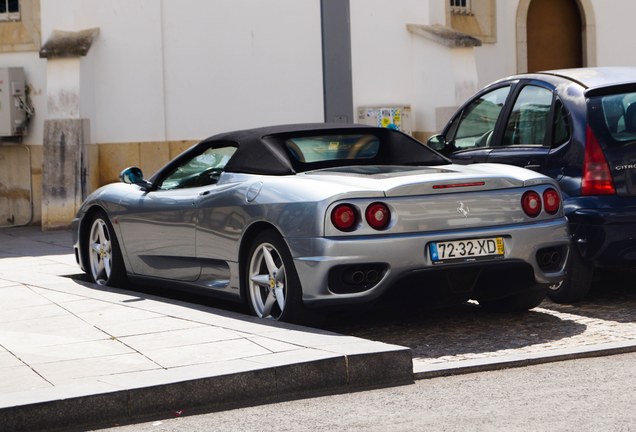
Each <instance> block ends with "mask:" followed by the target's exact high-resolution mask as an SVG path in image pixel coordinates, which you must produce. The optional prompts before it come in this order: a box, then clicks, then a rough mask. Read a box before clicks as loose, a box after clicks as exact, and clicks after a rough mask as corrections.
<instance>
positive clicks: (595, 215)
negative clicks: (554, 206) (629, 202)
mask: <svg viewBox="0 0 636 432" xmlns="http://www.w3.org/2000/svg"><path fill="white" fill-rule="evenodd" d="M568 219H569V221H570V231H571V234H572V239H573V243H574V244H575V245H576V246H577V248H578V249H579V252H580V253H581V256H582V257H583V258H584V259H585V260H587V261H590V262H592V263H593V264H594V265H595V266H597V267H633V266H636V207H626V208H611V209H608V208H599V209H577V210H575V211H573V212H572V213H570V214H568Z"/></svg>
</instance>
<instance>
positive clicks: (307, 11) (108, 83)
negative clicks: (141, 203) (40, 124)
mask: <svg viewBox="0 0 636 432" xmlns="http://www.w3.org/2000/svg"><path fill="white" fill-rule="evenodd" d="M61 5H63V7H60V6H61ZM41 11H42V36H43V41H45V40H46V39H47V37H48V36H49V35H50V34H51V32H52V31H53V30H54V29H57V30H68V31H77V30H83V29H87V28H92V27H99V29H100V32H99V36H98V37H97V38H96V40H95V42H94V44H93V46H92V48H91V50H90V52H89V55H88V56H87V57H86V58H84V59H82V62H83V65H82V68H83V70H89V71H91V73H92V78H93V79H92V88H86V87H84V86H83V87H82V94H83V96H82V103H84V104H85V105H86V106H85V107H84V109H83V110H82V111H83V112H86V113H88V114H90V113H93V114H92V116H91V117H92V118H91V131H92V136H93V140H94V142H96V143H110V142H135V141H140V142H143V141H161V140H182V139H183V140H188V139H200V138H204V137H206V136H209V135H211V134H214V133H216V132H220V131H225V130H229V129H235V128H246V127H252V126H258V125H264V124H272V123H283V122H308V121H322V119H323V94H322V51H321V42H320V41H321V33H320V4H319V2H318V1H317V0H268V1H259V2H253V1H249V0H236V1H232V2H226V1H222V0H179V1H176V0H158V1H152V2H151V1H148V0H109V1H108V2H104V1H101V0H65V1H64V2H63V3H60V1H59V0H42V2H41ZM82 83H83V84H84V83H86V84H88V83H90V79H89V76H87V74H86V73H83V74H82ZM85 92H86V93H85ZM85 94H88V96H84V95H85ZM90 105H94V106H90ZM45 117H46V115H44V116H40V117H39V119H38V120H39V121H43V119H44V118H45Z"/></svg>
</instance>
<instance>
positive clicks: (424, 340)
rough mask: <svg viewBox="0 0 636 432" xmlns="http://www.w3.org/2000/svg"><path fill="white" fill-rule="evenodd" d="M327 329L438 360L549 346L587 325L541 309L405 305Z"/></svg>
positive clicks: (338, 320) (351, 316)
mask: <svg viewBox="0 0 636 432" xmlns="http://www.w3.org/2000/svg"><path fill="white" fill-rule="evenodd" d="M322 328H324V329H326V330H331V331H335V332H338V333H344V334H348V335H352V336H357V337H361V338H365V339H371V340H376V341H382V342H385V343H391V344H396V345H402V346H407V347H409V348H410V349H411V350H412V352H413V356H414V357H420V358H439V357H444V356H456V355H461V354H466V353H487V352H493V351H503V350H512V349H518V348H524V347H528V346H532V345H537V344H545V343H550V342H555V341H559V340H561V339H565V338H569V337H572V336H576V335H579V334H581V333H583V332H584V331H585V329H586V326H585V325H584V324H581V323H576V322H574V321H571V320H563V319H561V318H559V317H557V316H554V315H550V314H548V313H544V312H541V311H537V310H532V311H528V312H524V313H492V312H487V311H485V310H483V309H482V308H481V307H480V306H479V305H477V304H475V303H472V302H467V303H464V304H461V305H458V306H453V307H447V308H441V309H427V308H426V307H414V306H413V305H412V304H409V303H405V304H403V305H402V306H399V305H393V306H391V307H388V308H380V309H377V310H368V311H366V312H356V313H343V312H340V313H338V314H334V315H332V316H331V317H330V318H329V319H328V320H326V321H325V324H324V325H323V326H322Z"/></svg>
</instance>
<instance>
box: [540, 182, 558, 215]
mask: <svg viewBox="0 0 636 432" xmlns="http://www.w3.org/2000/svg"><path fill="white" fill-rule="evenodd" d="M560 205H561V198H560V197H559V193H558V192H557V191H555V190H554V189H552V188H548V189H546V190H545V191H543V206H544V207H545V211H547V212H548V213H550V214H555V213H556V212H558V211H559V206H560Z"/></svg>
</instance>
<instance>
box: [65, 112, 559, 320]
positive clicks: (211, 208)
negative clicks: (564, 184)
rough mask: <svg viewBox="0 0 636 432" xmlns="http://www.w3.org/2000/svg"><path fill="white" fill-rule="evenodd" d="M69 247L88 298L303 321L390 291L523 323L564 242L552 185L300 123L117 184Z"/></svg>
mask: <svg viewBox="0 0 636 432" xmlns="http://www.w3.org/2000/svg"><path fill="white" fill-rule="evenodd" d="M73 241H74V248H75V254H76V258H77V261H78V263H79V265H80V267H81V268H82V269H83V270H84V271H85V272H87V273H88V274H89V275H90V277H91V278H92V279H93V280H94V281H95V282H96V283H98V284H102V285H113V286H125V284H126V283H127V281H132V282H144V283H148V282H150V283H152V284H154V285H168V286H171V287H179V288H183V289H190V288H196V289H199V290H205V291H206V292H208V293H210V294H213V295H215V296H220V297H225V298H230V299H235V300H238V301H243V302H247V304H248V305H249V307H250V309H251V311H252V312H253V313H254V314H255V315H257V316H259V317H263V318H273V319H277V320H285V321H302V320H303V317H304V316H305V314H307V313H309V312H310V310H311V309H314V308H316V307H320V306H335V305H347V304H353V303H363V302H371V301H376V300H378V299H379V298H380V297H381V295H382V294H384V293H386V292H387V291H388V290H390V289H391V288H392V287H395V286H398V285H403V284H411V285H412V286H413V287H414V288H415V289H417V290H418V291H420V292H423V293H426V292H429V291H430V292H440V291H441V292H443V293H445V294H447V296H448V297H449V298H451V299H453V300H454V301H458V302H459V301H466V300H468V299H474V300H477V301H478V302H479V303H480V304H481V305H482V306H483V307H485V308H488V309H492V310H503V311H522V310H527V309H531V308H533V307H535V306H537V305H538V304H539V303H540V302H541V301H542V300H543V298H544V296H545V294H546V290H547V288H548V286H550V285H556V284H559V283H561V281H562V280H563V278H564V264H565V262H566V259H567V255H568V242H569V234H568V228H567V221H566V219H565V217H564V216H563V208H562V204H561V196H560V192H559V189H558V187H557V185H556V183H555V181H554V180H552V179H550V178H548V177H545V176H543V175H541V174H538V173H536V172H534V171H530V170H526V169H523V168H517V167H513V166H507V165H496V164H475V165H469V166H464V165H455V164H452V163H451V162H450V161H449V160H448V159H446V158H445V157H444V156H441V155H440V154H438V153H436V152H435V151H433V150H431V149H430V148H428V147H426V146H425V145H423V144H422V143H420V142H419V141H417V140H415V139H413V138H411V137H410V136H408V135H406V134H404V133H402V132H399V131H396V130H391V129H385V128H375V127H368V126H362V125H346V126H345V125H337V124H336V125H334V124H331V125H329V124H304V125H287V126H274V127H267V128H258V129H250V130H242V131H236V132H230V133H223V134H219V135H215V136H213V137H210V138H208V139H205V140H203V141H202V142H200V143H198V144H196V145H194V146H193V147H192V148H190V149H189V150H187V151H185V152H184V153H183V154H181V155H180V156H178V157H177V158H176V159H174V160H173V161H171V162H170V163H168V164H167V165H166V166H165V167H164V168H162V169H160V170H159V171H158V172H156V173H155V174H154V175H152V176H151V177H150V178H148V179H145V178H144V176H143V174H142V171H141V170H140V169H139V168H137V167H132V168H127V169H125V170H124V171H123V172H122V173H121V182H120V183H116V184H110V185H107V186H104V187H102V188H100V189H98V190H97V191H95V192H94V193H92V194H91V195H90V196H89V197H88V198H87V199H86V201H85V202H84V203H83V205H82V206H81V209H80V210H79V212H78V215H77V218H76V219H74V221H73Z"/></svg>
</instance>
